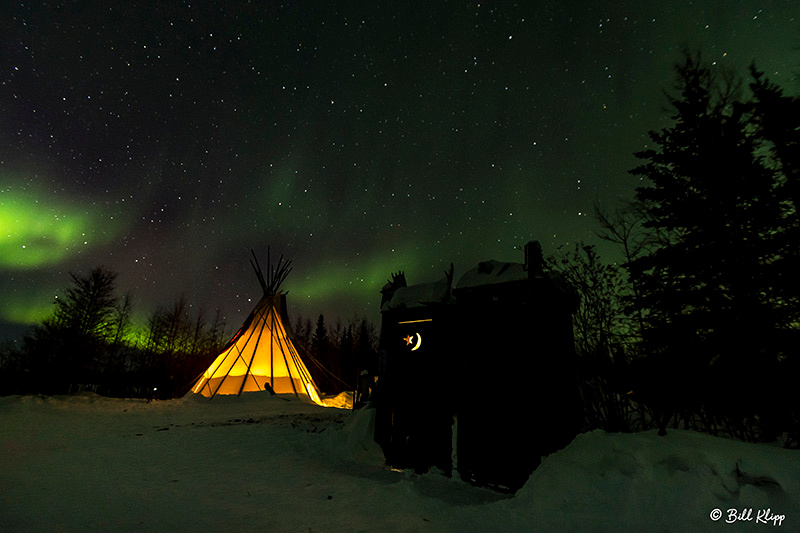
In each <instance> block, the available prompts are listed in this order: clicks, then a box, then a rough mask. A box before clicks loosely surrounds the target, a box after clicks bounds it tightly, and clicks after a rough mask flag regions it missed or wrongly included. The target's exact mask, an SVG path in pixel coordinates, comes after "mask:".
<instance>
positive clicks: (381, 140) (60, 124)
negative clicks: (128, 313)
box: [0, 0, 800, 336]
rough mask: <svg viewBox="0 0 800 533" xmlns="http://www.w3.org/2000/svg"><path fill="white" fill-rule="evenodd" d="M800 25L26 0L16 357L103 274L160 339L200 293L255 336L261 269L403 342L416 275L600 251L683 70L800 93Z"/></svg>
mask: <svg viewBox="0 0 800 533" xmlns="http://www.w3.org/2000/svg"><path fill="white" fill-rule="evenodd" d="M792 4H793V3H792V2H790V1H761V2H754V1H753V2H742V1H730V2H729V1H724V2H723V1H719V0H707V1H695V2H689V1H681V2H671V1H667V2H639V1H635V2H634V1H628V2H625V1H618V2H596V1H592V2H569V1H565V2H535V1H525V2H518V3H512V2H502V3H494V2H486V3H484V2H438V1H432V2H427V1H426V2H399V3H398V2H379V1H374V0H370V1H347V2H333V1H322V0H320V1H303V2H300V1H298V2H284V3H283V4H279V3H277V2H272V1H263V2H255V1H254V2H240V1H231V2H224V3H223V2H204V1H198V2H196V3H195V2H187V1H184V2H175V1H145V2H90V1H81V2H26V1H14V2H4V4H3V6H2V7H0V28H2V30H0V336H7V335H6V334H7V333H8V332H16V331H18V329H13V328H11V325H12V324H17V325H18V324H25V323H31V322H35V321H38V320H41V319H42V318H44V317H45V316H47V315H48V314H50V313H51V312H52V310H53V305H52V301H53V298H54V296H55V295H56V294H57V293H58V292H59V291H60V290H62V289H64V288H65V287H67V286H68V285H69V277H68V273H69V272H75V273H85V272H87V271H88V270H89V269H90V268H92V267H96V266H100V265H104V266H106V267H108V268H110V269H112V270H114V271H116V272H118V273H119V278H118V287H119V292H120V293H123V292H125V291H131V293H132V294H133V297H134V302H135V311H136V320H137V321H138V322H139V323H143V322H144V321H145V320H146V317H147V315H148V314H149V313H151V312H152V311H153V310H154V309H155V308H156V307H157V306H159V305H165V306H168V305H170V304H172V303H173V302H174V301H175V300H177V299H178V297H180V295H181V294H185V295H186V297H187V299H188V300H189V301H190V302H191V303H192V304H194V306H196V307H202V308H204V309H205V310H206V312H207V313H208V314H213V312H214V310H215V309H216V308H221V309H222V310H223V311H224V312H225V314H226V316H227V317H228V320H229V328H234V329H235V327H238V324H239V323H241V321H242V320H243V319H244V318H245V316H246V314H247V313H248V312H249V311H250V309H251V308H252V306H253V305H254V302H255V301H256V300H257V299H258V298H259V297H260V295H261V294H260V292H261V290H260V287H259V284H258V281H257V280H256V277H255V275H254V274H253V272H252V269H251V267H250V265H249V263H248V258H249V250H250V249H251V248H253V249H255V251H256V253H257V254H258V255H259V258H260V259H262V266H265V265H264V264H263V263H264V262H265V261H266V251H267V246H268V245H271V246H272V251H273V254H275V255H277V254H279V253H283V254H284V255H285V256H286V257H287V258H289V259H292V260H293V262H294V270H293V271H292V273H291V274H290V275H289V278H288V279H287V281H286V283H285V284H284V289H288V290H289V304H290V313H301V314H303V315H307V316H312V317H315V316H316V315H317V314H319V313H324V314H325V315H326V317H327V318H329V319H330V320H334V319H335V317H341V318H342V319H343V320H345V321H346V320H349V319H351V318H353V317H355V316H360V317H366V318H369V319H370V320H372V321H375V322H377V321H378V319H379V312H378V305H379V302H380V294H379V293H378V291H379V289H380V287H381V285H382V284H383V283H384V282H385V280H386V279H387V278H388V277H389V276H390V274H391V272H395V271H397V270H404V271H405V272H406V275H407V278H408V280H409V282H410V283H417V282H425V281H433V280H435V279H438V278H440V277H441V276H442V273H443V272H444V270H446V268H447V267H448V266H449V263H450V262H454V263H455V268H456V279H458V277H459V276H460V275H461V274H463V273H464V272H465V271H466V270H468V269H470V268H472V267H473V266H475V264H476V263H477V262H478V261H482V260H487V259H497V260H506V261H521V260H522V253H521V252H520V251H517V250H516V248H517V247H519V246H521V245H522V244H524V243H525V242H526V241H528V240H533V239H536V240H539V241H541V242H542V245H543V247H544V251H545V253H552V252H554V251H555V250H556V248H557V247H559V246H562V245H571V244H573V243H575V242H576V241H580V240H583V241H586V242H590V243H593V242H597V239H596V237H594V234H593V232H594V231H595V230H596V229H597V226H596V223H595V222H594V221H593V219H592V217H591V213H592V208H593V205H594V204H595V203H598V202H599V203H600V204H601V205H608V206H614V205H616V204H617V203H618V202H620V201H624V200H629V199H631V198H632V194H633V189H634V187H635V186H636V185H637V184H638V183H637V181H636V179H637V178H634V177H633V176H631V175H629V174H628V173H627V171H628V170H629V169H630V168H632V167H633V166H634V165H635V164H636V160H635V158H634V157H633V153H634V152H635V151H638V150H641V149H642V148H644V147H645V145H646V143H647V142H648V137H647V131H648V130H651V129H656V128H659V127H663V126H664V125H666V124H667V123H668V122H667V115H666V113H665V110H666V99H665V96H664V90H665V89H670V88H671V87H672V85H673V77H672V65H673V64H674V63H675V62H676V61H678V60H679V59H680V57H681V54H680V52H681V50H682V49H683V48H686V47H690V48H693V49H702V50H703V53H704V56H705V58H706V59H707V60H708V61H710V62H714V64H715V65H716V66H718V67H720V68H722V67H730V68H734V69H736V70H737V71H738V72H739V73H741V74H746V70H745V69H746V67H747V65H748V64H749V63H750V62H751V61H753V60H756V62H757V65H758V66H759V67H760V68H761V69H762V70H764V71H766V72H767V73H768V75H770V76H771V77H772V79H773V80H774V81H776V82H778V83H780V84H781V85H783V86H784V87H785V88H786V89H787V90H790V91H795V92H796V89H797V86H798V84H797V77H796V73H797V71H798V68H797V67H798V64H800V60H799V59H798V58H799V57H800V55H799V54H798V52H797V45H798V44H799V43H800V24H798V18H797V16H798V15H797V14H798V13H800V11H798V9H797V5H796V4H795V5H792ZM109 5H113V6H115V7H109ZM120 6H121V7H120Z"/></svg>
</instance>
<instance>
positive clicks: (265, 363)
mask: <svg viewBox="0 0 800 533" xmlns="http://www.w3.org/2000/svg"><path fill="white" fill-rule="evenodd" d="M267 254H268V255H267V261H268V262H269V252H267ZM250 263H251V264H252V265H253V269H254V270H255V271H256V276H257V277H258V281H259V282H260V283H261V288H262V289H263V290H264V296H263V297H262V298H261V300H260V301H259V302H258V304H257V305H256V307H255V309H253V311H252V312H251V313H250V316H248V317H247V320H245V322H244V324H243V325H242V327H241V328H240V329H239V331H238V332H237V333H236V335H234V337H233V339H231V341H230V342H229V343H228V345H227V346H226V347H225V348H224V349H223V350H222V353H220V354H219V355H218V356H217V358H216V359H215V360H214V362H213V363H211V366H209V367H208V369H207V370H206V371H205V372H204V373H203V374H202V375H201V376H200V378H199V379H198V380H197V382H196V383H195V384H194V386H193V387H192V392H194V393H195V394H202V395H203V396H207V397H209V398H213V397H214V396H216V395H217V394H235V395H240V394H241V393H243V392H251V391H264V390H270V389H272V390H273V391H274V392H275V393H276V394H294V395H295V396H297V397H298V398H301V399H305V400H310V401H312V402H314V403H316V404H319V405H322V400H321V399H320V396H319V390H318V389H317V386H316V385H315V384H314V381H313V380H312V379H311V375H310V374H309V373H308V369H307V368H306V365H305V364H304V363H303V360H302V359H301V358H300V354H299V353H298V352H297V349H295V347H294V345H293V344H292V341H291V339H290V338H289V333H288V331H287V329H286V326H285V325H284V324H285V323H286V322H287V319H286V294H285V293H282V292H280V291H279V287H280V284H281V283H282V282H283V280H284V279H286V276H287V275H288V274H289V271H290V270H291V268H290V266H289V265H290V264H291V261H288V262H285V263H284V262H283V256H281V258H280V259H279V260H278V264H277V265H276V266H275V267H274V268H273V267H272V264H270V265H269V272H268V278H267V279H265V278H264V274H263V272H262V271H261V267H260V266H259V264H258V260H257V259H256V256H255V253H253V261H251V262H250Z"/></svg>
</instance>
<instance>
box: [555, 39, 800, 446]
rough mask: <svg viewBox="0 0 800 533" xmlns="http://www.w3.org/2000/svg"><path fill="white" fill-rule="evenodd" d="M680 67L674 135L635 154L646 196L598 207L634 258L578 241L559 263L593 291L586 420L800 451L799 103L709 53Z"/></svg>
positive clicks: (584, 293) (581, 343) (667, 131)
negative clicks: (720, 66) (615, 257)
mask: <svg viewBox="0 0 800 533" xmlns="http://www.w3.org/2000/svg"><path fill="white" fill-rule="evenodd" d="M675 73H676V81H677V83H676V87H675V90H674V92H673V93H672V94H671V95H669V96H668V99H669V104H670V109H671V119H672V125H671V126H668V127H666V128H664V129H662V130H659V131H651V132H650V134H649V135H650V141H651V142H650V144H649V146H647V147H646V148H645V149H644V150H642V151H640V152H639V153H637V154H636V157H637V158H638V159H639V160H640V165H639V166H637V167H636V168H634V169H633V170H631V173H632V175H634V176H636V177H637V178H639V183H640V185H639V187H638V188H637V189H636V194H635V199H634V200H633V201H632V202H630V203H629V204H627V205H625V206H623V207H621V208H618V209H616V210H613V211H609V210H608V209H601V208H597V209H596V213H595V214H596V218H597V220H598V222H599V225H600V230H599V231H598V235H599V236H600V237H601V238H603V239H605V240H607V241H610V242H612V243H614V244H616V245H617V246H618V247H619V250H620V253H621V255H622V257H623V260H622V261H621V262H620V264H617V263H607V262H604V261H602V260H601V258H600V257H599V254H598V252H597V250H596V249H595V248H594V247H592V246H586V245H583V244H579V245H577V246H576V247H575V248H574V249H572V250H564V251H562V252H561V253H560V254H559V255H558V256H557V257H553V258H551V259H550V262H551V266H552V268H553V269H555V270H558V271H560V272H562V274H563V275H564V276H565V277H566V278H567V279H568V280H569V281H570V282H571V283H572V284H573V285H574V286H575V287H576V288H577V289H578V290H579V292H580V293H581V297H582V303H581V306H580V309H579V311H578V312H577V313H576V315H575V316H574V330H575V339H576V351H577V354H578V361H579V369H578V370H579V374H580V383H581V393H582V396H583V399H584V404H585V420H584V425H585V428H586V429H590V428H595V427H599V428H603V429H606V430H609V431H631V430H638V429H647V428H649V427H658V428H659V432H660V433H661V434H664V433H665V432H666V429H667V428H668V427H685V428H691V429H696V430H701V431H707V432H710V433H712V434H725V435H729V436H733V437H736V438H740V439H743V440H748V441H774V440H775V439H778V438H780V439H783V442H784V444H785V445H787V446H795V447H796V446H798V439H799V438H800V400H798V397H797V395H796V394H795V393H794V388H795V386H796V384H797V383H798V380H799V379H800V354H798V351H800V301H799V300H800V290H798V273H800V264H799V263H800V246H799V245H798V244H799V243H800V217H799V215H798V213H800V211H799V210H798V199H799V198H800V194H798V193H799V192H800V145H799V144H800V99H798V98H797V97H796V96H789V95H786V94H785V92H784V90H783V89H782V88H781V87H780V86H779V85H777V84H776V83H774V82H772V81H771V80H770V79H769V78H768V77H767V76H765V75H764V74H763V73H762V72H760V71H759V70H758V69H757V68H756V67H755V66H752V67H751V68H750V72H749V78H748V79H747V80H746V81H745V80H744V79H742V78H740V77H737V76H736V75H733V74H731V73H728V72H722V71H719V70H717V69H715V68H713V67H711V66H710V65H708V64H706V63H705V62H704V61H703V60H702V58H701V56H700V55H699V54H690V53H686V54H685V55H684V58H683V61H682V62H681V63H679V64H678V65H677V66H676V69H675Z"/></svg>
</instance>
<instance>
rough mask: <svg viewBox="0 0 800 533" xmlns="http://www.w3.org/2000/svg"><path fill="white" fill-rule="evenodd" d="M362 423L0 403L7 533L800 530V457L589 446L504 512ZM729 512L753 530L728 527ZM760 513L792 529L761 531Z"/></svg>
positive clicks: (651, 438) (579, 445) (572, 451)
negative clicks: (413, 462)
mask: <svg viewBox="0 0 800 533" xmlns="http://www.w3.org/2000/svg"><path fill="white" fill-rule="evenodd" d="M368 415H369V412H368V411H362V412H359V413H357V414H355V415H354V414H352V413H350V412H349V411H342V410H336V409H325V408H320V407H317V406H312V405H307V404H303V403H301V402H297V401H285V400H283V399H278V398H274V399H269V398H268V399H267V400H266V401H265V400H264V399H263V398H255V397H251V398H246V399H238V401H236V400H235V399H220V400H219V401H218V400H217V399H215V400H214V401H212V402H208V401H206V400H199V399H191V398H184V399H181V400H173V401H169V402H153V403H150V404H148V403H144V402H140V401H135V400H115V399H104V398H99V397H93V396H76V397H69V398H42V397H22V398H20V397H7V398H0V451H1V452H2V462H1V463H0V510H2V519H0V531H14V532H16V531H26V532H27V531H265V530H269V531H302V532H307V531H459V532H464V531H536V530H541V531H587V530H588V531H731V532H733V531H736V532H738V531H768V530H782V531H800V453H798V452H797V451H793V450H783V449H780V448H776V447H772V446H763V445H759V446H755V445H749V444H743V443H739V442H734V441H729V440H725V439H717V438H714V437H709V436H706V435H700V434H695V433H691V432H678V431H672V432H670V434H669V435H668V436H667V437H665V438H658V437H657V436H655V435H654V434H653V433H644V434H634V435H613V434H604V433H601V432H593V433H589V434H584V435H580V436H579V437H578V438H577V439H576V440H575V441H574V442H573V443H572V444H571V445H570V446H569V447H567V448H566V449H565V450H562V451H561V452H559V453H557V454H555V455H553V456H551V457H549V458H547V459H546V460H545V462H544V464H543V465H542V466H541V467H540V468H539V469H538V470H537V471H536V472H535V473H534V475H533V476H532V477H531V480H530V481H529V482H528V484H527V485H526V486H525V487H523V489H521V490H520V491H519V493H518V494H517V495H516V496H515V497H513V498H510V497H505V496H501V495H499V494H496V493H494V492H491V491H489V490H485V489H481V488H475V487H471V486H469V485H466V484H464V483H462V482H460V481H458V480H454V479H448V478H445V477H443V476H441V475H438V474H436V473H430V474H427V475H424V476H417V475H413V474H410V473H406V472H400V473H398V472H392V471H390V470H387V469H386V468H384V467H383V458H382V456H381V454H380V450H379V448H378V447H377V446H376V445H375V444H374V443H373V442H371V438H370V437H371V431H370V424H371V419H370V417H369V416H368ZM717 508H718V509H720V512H721V513H723V514H722V516H721V518H720V519H719V520H717V521H712V520H711V518H710V513H711V512H712V511H713V510H714V509H717ZM729 508H733V509H738V510H746V509H748V508H750V509H752V513H753V514H752V517H751V520H739V521H736V522H735V523H726V521H727V512H728V509H729ZM764 509H770V510H771V512H772V513H773V514H774V515H784V516H785V518H784V519H783V520H782V521H781V523H780V525H778V524H777V523H775V525H772V524H773V523H774V522H776V521H773V522H768V523H756V522H757V520H756V518H757V513H758V512H759V511H762V510H764Z"/></svg>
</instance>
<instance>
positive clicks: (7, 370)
mask: <svg viewBox="0 0 800 533" xmlns="http://www.w3.org/2000/svg"><path fill="white" fill-rule="evenodd" d="M116 280H117V273H115V272H113V271H111V270H109V269H107V268H105V267H102V266H101V267H96V268H93V269H92V270H91V271H89V272H88V273H86V274H75V273H71V274H70V281H71V283H70V285H69V287H67V288H66V289H65V290H64V291H63V294H60V295H58V296H57V297H56V298H55V300H54V311H53V313H52V315H51V316H49V317H48V318H46V319H44V320H43V321H42V322H41V323H40V324H36V325H34V326H33V327H31V329H30V330H29V331H28V332H27V333H26V334H25V336H24V337H23V339H22V341H21V343H19V345H18V346H15V345H12V344H8V345H6V346H3V347H2V348H1V349H0V394H71V393H75V392H80V391H91V392H95V393H98V394H102V395H106V396H116V397H140V398H145V397H146V398H160V399H166V398H173V397H177V396H182V395H183V394H185V393H186V392H187V391H188V390H189V387H190V386H191V384H192V383H193V382H194V381H195V380H196V379H197V378H198V377H199V376H200V374H201V373H202V372H203V371H205V370H206V368H208V366H209V365H210V364H211V363H212V362H213V360H214V358H215V357H216V356H217V355H219V353H220V352H221V351H222V349H223V348H224V346H225V345H226V344H227V342H228V341H229V340H230V331H229V330H228V328H227V324H226V321H225V318H224V315H223V313H222V311H221V310H219V309H217V310H216V311H215V313H214V314H213V315H208V314H206V313H205V312H204V311H203V310H202V309H200V310H195V308H194V306H192V305H191V304H190V303H189V301H188V300H187V298H186V297H185V296H181V297H180V298H178V299H177V300H176V301H175V302H174V303H172V304H171V305H168V306H160V307H158V308H156V310H155V311H153V312H152V313H151V314H150V315H149V317H148V319H147V322H146V324H145V325H144V327H140V328H136V327H134V325H133V322H132V311H133V304H132V301H133V299H132V296H131V294H130V293H126V294H124V295H122V296H120V295H118V294H117V286H116ZM295 324H296V332H297V333H296V334H295V335H294V337H293V340H294V341H295V344H297V346H298V349H299V350H301V354H302V355H303V357H304V359H306V360H310V361H307V366H308V367H309V371H310V372H311V373H312V376H313V377H314V379H315V381H316V382H317V383H318V386H319V387H320V388H321V390H322V391H323V392H328V393H338V392H341V391H342V390H353V387H354V386H355V383H356V373H357V371H358V370H357V369H358V368H364V367H365V365H366V364H367V363H366V362H367V361H369V360H370V358H371V357H374V355H375V347H376V346H377V340H376V337H375V328H374V326H372V325H371V324H370V323H369V322H368V321H366V320H360V321H359V320H357V319H354V320H353V321H352V322H351V323H349V324H346V325H344V324H343V323H342V322H341V321H337V322H336V324H335V325H334V327H333V328H332V329H330V330H329V329H328V328H327V327H326V326H325V321H324V317H323V316H322V315H320V316H319V319H318V321H317V324H316V328H314V329H312V328H311V321H310V319H304V318H302V317H299V316H298V318H297V320H296V322H295ZM314 361H316V362H317V363H318V364H314V363H313V362H314Z"/></svg>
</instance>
